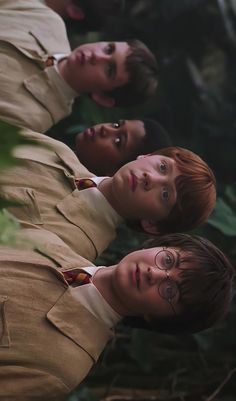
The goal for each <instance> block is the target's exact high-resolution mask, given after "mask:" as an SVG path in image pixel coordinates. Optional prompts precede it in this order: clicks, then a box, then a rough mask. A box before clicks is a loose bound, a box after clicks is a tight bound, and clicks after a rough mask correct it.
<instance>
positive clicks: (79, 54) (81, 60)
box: [76, 51, 86, 66]
mask: <svg viewBox="0 0 236 401" xmlns="http://www.w3.org/2000/svg"><path fill="white" fill-rule="evenodd" d="M76 61H77V62H78V63H79V64H80V65H82V66H83V65H84V64H85V62H86V57H85V54H84V53H83V52H82V51H78V52H77V53H76Z"/></svg>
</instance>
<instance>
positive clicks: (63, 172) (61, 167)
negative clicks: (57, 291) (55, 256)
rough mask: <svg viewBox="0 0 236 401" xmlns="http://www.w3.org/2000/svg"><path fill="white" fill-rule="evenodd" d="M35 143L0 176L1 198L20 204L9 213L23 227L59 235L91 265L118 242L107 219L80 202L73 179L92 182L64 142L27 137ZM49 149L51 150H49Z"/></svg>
mask: <svg viewBox="0 0 236 401" xmlns="http://www.w3.org/2000/svg"><path fill="white" fill-rule="evenodd" d="M26 137H27V138H31V139H33V140H34V142H37V143H38V142H39V141H40V143H41V144H42V143H43V144H45V145H47V146H48V148H42V147H39V146H30V145H27V146H26V145H25V146H21V147H19V148H18V149H17V150H16V155H17V156H18V158H19V161H20V162H21V163H22V165H19V166H17V167H14V168H11V169H10V170H8V171H6V172H5V171H4V174H3V173H2V174H1V176H0V191H1V196H2V197H4V198H6V199H12V200H15V201H17V202H20V203H21V204H22V206H21V207H17V206H16V207H10V208H9V209H8V210H9V211H10V212H11V213H12V214H13V215H14V216H15V217H17V218H18V219H19V220H20V222H21V223H22V226H23V227H24V228H27V227H38V228H44V229H47V230H49V231H51V232H53V233H55V234H57V235H58V236H59V237H60V238H61V239H62V240H63V241H64V242H65V243H66V244H67V245H68V246H69V247H70V248H72V249H73V250H74V251H75V252H76V253H78V254H79V255H81V256H83V257H85V258H87V259H89V260H91V261H93V260H94V259H95V258H96V257H97V256H98V255H100V254H101V253H102V252H103V251H104V249H106V248H107V246H108V245H109V243H110V242H111V241H112V240H113V239H114V238H115V236H116V231H115V228H114V227H112V226H110V225H109V224H108V223H107V220H106V216H105V215H103V214H101V213H99V212H98V211H97V210H96V209H94V208H93V209H92V208H90V207H88V205H87V203H86V202H85V201H84V200H82V199H81V196H80V191H78V189H77V188H76V185H75V181H74V177H76V178H85V177H92V176H93V174H91V173H90V172H89V171H88V170H87V169H86V168H85V167H84V166H83V165H82V164H81V163H80V162H79V160H78V158H77V157H76V155H75V154H74V152H73V151H72V150H71V149H70V148H69V147H68V146H66V145H65V144H64V143H62V142H59V141H57V140H55V139H52V138H49V137H47V136H46V135H43V134H37V133H31V132H28V133H27V134H26ZM49 146H51V148H49Z"/></svg>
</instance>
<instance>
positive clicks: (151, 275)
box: [147, 266, 165, 286]
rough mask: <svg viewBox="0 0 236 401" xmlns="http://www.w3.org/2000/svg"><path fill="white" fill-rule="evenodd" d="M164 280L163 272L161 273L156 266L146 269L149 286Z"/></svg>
mask: <svg viewBox="0 0 236 401" xmlns="http://www.w3.org/2000/svg"><path fill="white" fill-rule="evenodd" d="M162 276H163V277H162ZM164 278H165V271H164V270H163V271H161V270H160V269H158V268H157V267H156V266H149V267H148V268H147V281H148V284H149V285H150V286H152V285H157V284H158V283H159V282H160V280H162V279H164Z"/></svg>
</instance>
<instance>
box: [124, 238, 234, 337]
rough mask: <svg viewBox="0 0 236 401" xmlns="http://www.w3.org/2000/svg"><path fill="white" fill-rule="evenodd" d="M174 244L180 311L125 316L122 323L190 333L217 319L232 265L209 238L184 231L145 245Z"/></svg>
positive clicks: (228, 294) (226, 301)
mask: <svg viewBox="0 0 236 401" xmlns="http://www.w3.org/2000/svg"><path fill="white" fill-rule="evenodd" d="M147 245H148V247H149V248H150V247H151V248H153V247H160V246H164V247H174V248H176V249H178V250H180V252H181V253H182V254H181V255H180V260H179V266H178V267H177V269H180V274H179V280H178V282H177V285H178V289H179V294H180V299H179V304H180V307H181V309H182V312H181V313H180V314H177V315H173V316H168V317H161V318H159V317H158V316H157V317H155V318H153V319H151V320H150V321H149V322H147V321H145V320H144V319H142V318H137V317H128V318H125V319H124V323H125V324H129V325H131V326H132V327H140V328H145V329H149V330H155V331H159V332H163V333H167V334H178V333H193V332H198V331H201V330H204V329H207V328H209V327H211V326H212V325H214V324H215V323H217V322H219V321H221V320H222V319H223V317H224V316H225V314H226V313H227V311H228V309H229V306H230V302H231V299H232V286H233V279H234V275H235V273H234V269H233V266H232V265H231V263H230V261H229V260H228V259H227V257H226V256H225V255H224V253H223V252H221V251H220V250H219V249H218V248H217V247H216V246H215V245H214V244H212V243H211V242H210V241H209V240H207V239H205V238H202V237H199V236H191V235H188V234H170V235H165V236H162V237H159V238H156V239H154V240H150V241H148V244H146V247H147Z"/></svg>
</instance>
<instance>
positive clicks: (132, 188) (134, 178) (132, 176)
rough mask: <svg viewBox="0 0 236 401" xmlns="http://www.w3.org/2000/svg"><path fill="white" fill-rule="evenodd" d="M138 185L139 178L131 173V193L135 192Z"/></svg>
mask: <svg viewBox="0 0 236 401" xmlns="http://www.w3.org/2000/svg"><path fill="white" fill-rule="evenodd" d="M137 184H138V180H137V177H136V175H135V174H134V173H132V172H131V174H130V187H131V191H132V192H134V191H135V189H136V187H137Z"/></svg>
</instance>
